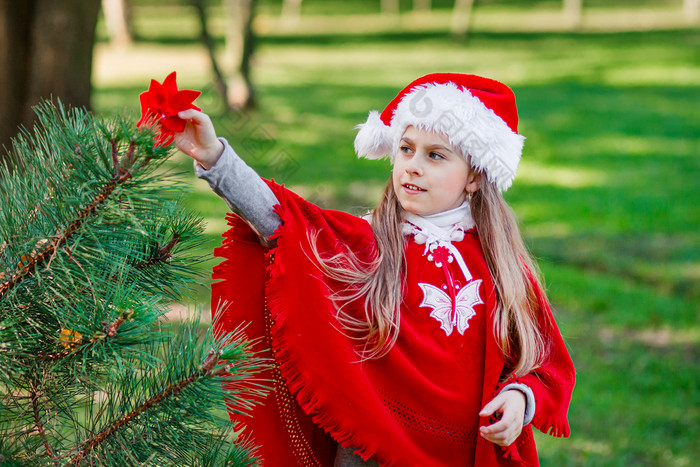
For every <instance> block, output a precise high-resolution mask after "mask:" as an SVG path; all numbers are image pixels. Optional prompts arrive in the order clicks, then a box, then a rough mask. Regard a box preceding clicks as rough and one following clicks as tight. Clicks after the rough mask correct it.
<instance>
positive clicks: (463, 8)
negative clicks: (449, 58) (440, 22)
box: [452, 0, 474, 39]
mask: <svg viewBox="0 0 700 467" xmlns="http://www.w3.org/2000/svg"><path fill="white" fill-rule="evenodd" d="M473 8H474V0H455V6H454V10H453V11H452V35H453V36H455V37H457V38H460V39H463V38H465V37H466V36H467V32H468V31H469V25H470V24H471V17H472V10H473Z"/></svg>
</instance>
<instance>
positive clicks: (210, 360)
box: [68, 350, 228, 465]
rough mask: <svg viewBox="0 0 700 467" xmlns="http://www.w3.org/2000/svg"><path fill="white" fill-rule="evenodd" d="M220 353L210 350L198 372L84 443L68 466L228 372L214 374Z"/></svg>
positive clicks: (152, 398)
mask: <svg viewBox="0 0 700 467" xmlns="http://www.w3.org/2000/svg"><path fill="white" fill-rule="evenodd" d="M219 355H220V354H219V353H218V352H216V351H214V350H210V351H209V354H208V355H207V357H206V358H205V359H204V362H202V364H201V365H200V366H199V368H198V369H197V371H195V372H194V373H192V374H190V375H189V376H188V377H186V378H185V379H183V380H182V381H180V382H179V383H177V384H171V385H169V386H168V387H167V388H166V389H165V390H163V391H161V392H160V393H158V394H156V395H155V396H153V397H151V398H150V399H148V400H147V401H146V402H144V403H143V404H141V405H140V406H138V407H136V408H135V409H134V410H132V411H131V412H129V413H128V414H126V415H125V416H124V417H122V418H120V419H119V420H117V421H116V422H114V423H112V424H111V425H110V426H108V427H106V428H105V429H103V430H102V431H101V432H100V433H98V434H97V435H95V436H93V437H92V438H90V439H89V440H87V441H86V442H84V443H83V447H82V449H81V450H80V452H78V453H77V454H76V455H75V456H74V457H73V458H72V459H71V460H70V461H69V462H68V465H76V464H77V463H78V462H80V461H81V460H82V459H83V458H84V457H85V456H87V455H88V454H90V452H91V451H93V450H94V449H95V448H96V447H98V446H99V445H100V444H101V443H103V442H104V441H105V440H106V439H107V438H109V437H110V436H112V435H113V434H114V433H116V432H117V431H118V430H119V429H121V428H122V427H123V426H125V425H126V424H128V423H129V422H131V421H133V420H134V419H136V418H137V417H138V416H139V415H141V414H142V413H143V412H145V411H147V410H149V409H151V408H153V407H155V406H156V405H158V404H160V403H161V402H163V401H164V400H166V399H168V398H170V397H173V396H176V395H177V394H179V393H180V392H182V391H183V390H184V389H185V388H186V387H188V386H190V385H191V384H193V383H195V382H196V381H198V380H200V379H202V378H206V377H212V376H220V375H222V374H224V373H225V372H226V370H227V369H228V368H227V367H223V368H221V369H219V370H218V371H215V372H212V370H213V369H214V367H215V366H216V364H217V362H218V361H219Z"/></svg>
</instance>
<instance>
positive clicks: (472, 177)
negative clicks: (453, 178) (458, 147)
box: [465, 169, 481, 193]
mask: <svg viewBox="0 0 700 467" xmlns="http://www.w3.org/2000/svg"><path fill="white" fill-rule="evenodd" d="M479 188H481V173H480V172H477V171H476V170H473V169H472V170H470V171H469V175H467V186H466V187H465V190H466V191H467V193H474V192H476V191H477V190H478V189H479Z"/></svg>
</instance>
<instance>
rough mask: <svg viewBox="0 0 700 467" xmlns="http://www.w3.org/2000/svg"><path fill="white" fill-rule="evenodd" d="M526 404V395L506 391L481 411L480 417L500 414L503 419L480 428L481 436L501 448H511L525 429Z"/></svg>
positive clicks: (515, 391) (514, 391)
mask: <svg viewBox="0 0 700 467" xmlns="http://www.w3.org/2000/svg"><path fill="white" fill-rule="evenodd" d="M526 402H527V400H526V399H525V394H523V393H522V392H520V391H518V390H509V391H505V392H502V393H501V394H499V395H497V396H496V397H494V398H493V400H492V401H491V402H489V403H488V404H486V406H485V407H484V408H483V409H481V412H479V416H480V417H490V416H492V415H493V414H495V413H499V414H500V415H501V417H500V420H498V421H497V422H496V423H492V424H491V425H488V426H482V427H481V428H479V432H480V434H481V436H482V437H484V438H486V439H487V440H489V441H491V442H492V443H495V444H498V445H499V446H510V445H511V444H512V443H513V441H515V440H516V439H517V438H518V436H520V432H521V431H522V429H523V419H524V417H525V404H526Z"/></svg>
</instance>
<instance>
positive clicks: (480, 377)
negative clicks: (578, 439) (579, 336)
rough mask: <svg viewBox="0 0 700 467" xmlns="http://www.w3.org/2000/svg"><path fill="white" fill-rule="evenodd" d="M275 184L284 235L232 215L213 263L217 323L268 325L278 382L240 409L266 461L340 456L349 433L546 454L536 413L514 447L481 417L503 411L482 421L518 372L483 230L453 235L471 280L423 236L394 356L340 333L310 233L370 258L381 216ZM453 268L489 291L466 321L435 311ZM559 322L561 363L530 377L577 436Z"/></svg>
mask: <svg viewBox="0 0 700 467" xmlns="http://www.w3.org/2000/svg"><path fill="white" fill-rule="evenodd" d="M270 187H271V188H272V190H273V191H274V193H275V195H276V196H277V199H278V200H279V203H280V204H279V206H278V208H277V212H278V214H279V215H280V218H281V219H282V226H281V227H280V229H279V231H278V232H277V233H276V235H275V239H276V241H277V247H275V248H274V249H272V250H268V249H265V248H264V247H262V246H261V245H260V243H259V241H258V238H257V237H256V235H255V234H254V233H253V231H252V230H251V229H250V228H249V227H248V226H247V224H246V223H245V222H243V221H242V220H240V219H239V218H236V217H234V216H232V217H230V218H229V222H230V225H231V226H232V228H231V229H230V230H229V231H228V232H227V233H226V234H225V240H224V242H223V245H222V246H221V247H219V248H217V249H216V250H215V255H216V256H219V257H222V258H224V259H225V261H223V262H222V263H221V264H220V265H219V266H217V267H215V269H214V273H213V278H214V279H220V281H219V282H215V283H214V284H213V285H212V310H214V312H215V313H216V310H220V309H222V305H224V304H226V305H227V306H226V307H225V308H224V309H223V310H224V311H222V312H221V313H222V316H218V321H217V323H218V324H217V326H218V327H217V332H219V333H223V332H227V331H230V330H233V329H235V328H237V327H238V326H239V325H240V324H241V322H250V325H249V326H248V328H247V333H248V335H249V337H251V338H255V337H262V340H261V342H260V344H259V345H260V347H259V348H260V350H261V351H263V352H265V354H266V355H267V356H269V357H270V358H271V360H272V361H273V362H274V367H273V368H272V369H271V370H270V371H269V372H268V373H267V374H265V375H264V376H263V377H266V378H269V379H271V380H272V381H273V386H274V390H273V391H272V392H271V394H270V395H269V396H268V397H267V399H266V400H265V402H264V404H263V405H261V406H258V407H256V408H255V409H254V410H253V412H252V417H241V416H240V415H237V414H232V418H234V419H235V420H238V421H242V422H243V423H244V424H245V432H246V433H248V434H251V435H252V436H253V437H254V440H255V442H256V443H257V444H258V445H260V446H261V451H260V454H261V458H262V459H263V464H264V465H266V466H274V467H278V466H284V467H286V466H294V465H310V466H332V465H333V459H334V456H335V450H336V442H338V443H341V444H342V445H344V446H352V447H354V448H356V449H357V450H356V452H357V454H359V455H360V456H361V457H362V458H364V459H368V458H372V459H373V460H375V461H377V462H378V463H379V464H380V465H387V466H416V465H420V466H422V467H432V466H436V467H437V466H453V465H454V466H468V465H479V466H491V465H494V466H495V465H499V466H503V465H521V463H527V464H532V465H537V464H538V461H537V452H536V450H535V444H534V440H533V436H532V428H531V426H530V425H528V426H526V427H525V428H524V429H523V431H522V434H521V435H520V437H519V438H518V440H517V441H516V442H515V443H514V444H513V445H511V446H510V447H509V448H507V449H506V448H501V447H500V446H496V445H494V444H492V443H490V442H488V441H486V440H484V439H483V438H481V437H480V436H479V432H478V428H479V426H481V425H488V424H490V423H492V422H493V421H492V420H488V419H483V418H482V419H480V418H479V416H478V412H479V410H480V409H481V408H482V407H483V406H484V405H486V403H488V402H489V401H490V400H491V399H493V397H494V396H495V395H496V394H497V393H498V391H499V390H500V389H501V388H502V387H503V385H504V384H505V383H507V382H513V381H514V380H513V379H511V380H509V381H507V382H503V381H499V379H500V378H501V374H502V372H503V370H504V367H505V361H504V357H503V354H502V352H501V350H500V348H499V347H498V345H497V343H496V341H495V339H494V338H493V333H492V331H491V330H492V329H493V326H492V313H493V310H494V309H495V306H496V294H495V292H494V288H493V283H492V280H491V276H490V274H489V271H488V267H487V265H486V262H485V260H484V258H483V254H482V253H481V248H480V246H479V240H478V238H477V234H476V232H475V230H470V231H468V232H467V233H466V235H465V238H464V240H462V241H460V242H456V243H455V244H454V245H455V246H456V247H457V248H458V249H459V251H460V253H461V255H462V257H463V258H464V260H465V262H466V264H467V266H468V269H469V271H470V272H471V275H472V276H473V277H472V278H465V277H464V275H463V274H462V272H461V271H460V269H459V268H458V267H456V266H453V265H450V269H451V270H452V272H451V273H450V272H447V273H445V272H444V271H443V269H442V268H441V267H439V264H440V263H437V262H431V261H428V259H426V256H425V255H424V254H423V253H424V248H423V245H417V244H416V243H415V242H413V241H409V243H408V246H407V249H406V261H407V267H408V271H407V276H406V296H405V300H404V304H403V306H402V310H401V324H400V329H401V331H400V334H399V338H398V341H397V343H396V345H395V346H394V347H393V348H392V350H391V351H390V352H389V354H387V355H386V356H384V357H382V358H380V359H377V360H369V361H362V362H361V361H359V358H358V356H357V353H356V351H355V350H356V347H355V346H356V345H357V343H356V342H353V341H352V340H350V339H349V338H348V337H347V336H346V335H345V334H344V333H342V332H341V331H339V328H340V326H339V325H338V323H337V321H336V319H335V313H336V311H335V308H334V306H333V303H332V302H331V301H330V300H329V299H328V298H327V296H328V280H327V279H326V278H325V276H324V275H323V273H322V272H320V270H319V269H318V268H317V267H316V266H315V265H314V264H313V262H312V260H311V259H310V253H308V252H310V251H311V250H310V249H309V246H308V244H309V237H308V233H309V232H312V231H313V232H317V233H318V238H317V247H318V250H319V252H320V253H321V255H322V256H324V257H328V256H331V255H333V254H335V253H339V252H342V251H345V249H346V248H349V249H351V250H352V251H353V252H354V253H355V254H356V255H358V256H359V257H360V258H362V259H365V260H368V259H370V258H372V256H373V255H374V254H375V253H376V244H375V241H374V236H373V234H372V231H371V228H370V226H369V224H368V223H367V222H366V221H365V220H363V219H360V218H357V217H354V216H351V215H349V214H346V213H343V212H339V211H331V210H324V209H320V208H318V207H317V206H314V205H313V204H311V203H308V202H307V201H305V200H303V199H301V198H300V197H298V196H297V195H295V194H294V193H292V192H290V191H288V190H286V189H284V188H282V187H280V186H278V185H276V184H274V183H271V184H270ZM307 253H308V254H307ZM436 266H438V267H436ZM445 274H452V275H454V283H456V284H457V287H462V289H466V288H467V287H466V286H467V282H468V281H469V280H472V281H473V283H472V282H470V284H471V286H472V287H471V289H472V291H471V292H470V293H471V294H472V295H473V294H474V293H478V295H477V296H476V298H477V299H476V300H474V299H472V300H471V302H470V303H471V306H468V307H466V308H465V309H466V310H467V311H466V312H465V313H463V317H465V318H467V321H466V323H467V324H466V329H465V328H464V322H463V323H462V324H463V325H462V326H461V327H460V329H457V326H454V327H452V326H450V325H449V323H442V322H441V321H440V320H439V319H438V317H436V316H432V315H431V313H433V314H435V313H438V311H439V310H438V308H439V303H440V300H441V297H442V295H441V294H446V293H447V284H445ZM436 289H442V290H443V292H440V291H439V290H436ZM462 289H461V290H460V292H461V291H462ZM475 291H476V292H475ZM464 292H465V293H467V292H466V290H464ZM429 296H430V297H432V298H430V299H428V298H429ZM445 296H446V295H445ZM540 298H541V300H542V304H543V305H544V306H543V309H544V310H545V313H546V314H547V315H548V318H551V314H550V311H549V307H548V306H547V305H546V302H545V299H544V297H543V296H542V295H541V296H540ZM453 310H454V308H453ZM357 313H358V316H359V315H361V314H362V312H361V310H357ZM438 315H439V313H438ZM544 322H551V323H554V320H553V319H551V320H546V319H545V320H543V323H544ZM448 331H449V332H448ZM546 331H547V333H548V337H549V338H550V341H551V354H550V358H549V360H548V362H547V363H546V364H545V365H544V366H543V367H541V368H539V369H538V370H537V371H536V372H535V373H533V374H530V375H527V376H525V377H523V378H519V379H518V381H519V382H522V383H524V384H527V385H528V386H529V387H530V388H531V389H532V390H533V393H534V395H535V400H536V412H535V417H534V419H533V422H532V425H534V426H535V427H536V428H538V429H540V430H542V431H544V432H548V433H550V434H552V435H554V436H568V434H569V426H568V422H567V418H566V417H567V411H568V406H569V402H570V399H571V393H572V390H573V386H574V368H573V364H572V362H571V359H570V357H569V355H568V352H567V350H566V347H565V345H564V342H563V340H562V338H561V335H560V333H559V331H558V329H557V328H556V326H555V325H552V326H551V327H549V328H548V329H547V330H546ZM270 349H271V350H270Z"/></svg>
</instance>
